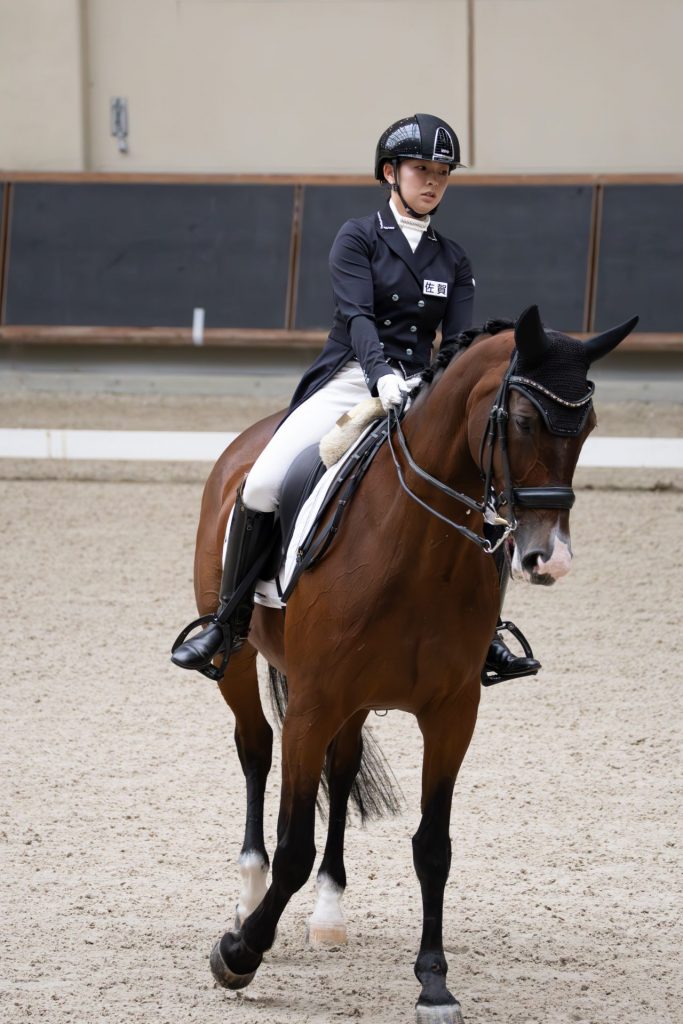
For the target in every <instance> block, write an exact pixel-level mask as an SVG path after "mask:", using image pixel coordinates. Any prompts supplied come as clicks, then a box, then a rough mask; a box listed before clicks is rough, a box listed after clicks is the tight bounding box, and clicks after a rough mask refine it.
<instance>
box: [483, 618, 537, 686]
mask: <svg viewBox="0 0 683 1024" xmlns="http://www.w3.org/2000/svg"><path fill="white" fill-rule="evenodd" d="M502 630H507V632H508V633H512V635H513V636H514V638H515V640H517V641H518V642H519V644H520V646H521V648H522V650H523V651H524V655H523V656H524V657H525V658H533V660H534V661H535V660H536V659H535V658H534V652H533V651H532V650H531V644H530V643H529V641H528V640H527V638H526V637H525V636H524V633H522V631H521V629H519V627H518V626H515V624H514V622H510V621H506V622H499V623H498V625H497V626H496V633H500V632H501V631H502ZM520 657H522V655H520ZM539 668H540V666H539ZM537 673H538V668H525V669H521V670H520V671H519V672H515V674H514V675H505V676H502V675H500V674H499V673H498V672H496V670H495V669H492V668H487V667H486V664H484V667H483V668H482V670H481V683H482V686H493V685H494V684H495V683H504V682H505V681H506V680H508V679H521V678H522V677H523V676H535V675H537Z"/></svg>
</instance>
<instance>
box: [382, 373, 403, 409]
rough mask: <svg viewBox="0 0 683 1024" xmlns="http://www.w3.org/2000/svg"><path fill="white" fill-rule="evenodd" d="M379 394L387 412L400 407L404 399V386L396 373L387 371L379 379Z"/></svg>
mask: <svg viewBox="0 0 683 1024" xmlns="http://www.w3.org/2000/svg"><path fill="white" fill-rule="evenodd" d="M377 394H378V395H379V400H380V402H381V403H382V408H383V409H384V411H385V412H389V410H390V409H398V407H399V406H400V404H401V402H402V401H403V388H402V387H401V382H400V381H399V379H398V377H397V376H396V374H395V373H385V375H384V376H383V377H380V379H379V380H378V381H377Z"/></svg>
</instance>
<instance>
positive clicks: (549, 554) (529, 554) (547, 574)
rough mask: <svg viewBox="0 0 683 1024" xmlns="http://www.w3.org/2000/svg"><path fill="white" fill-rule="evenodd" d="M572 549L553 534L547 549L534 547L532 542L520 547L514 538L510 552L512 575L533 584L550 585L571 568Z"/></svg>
mask: <svg viewBox="0 0 683 1024" xmlns="http://www.w3.org/2000/svg"><path fill="white" fill-rule="evenodd" d="M571 564H572V550H571V546H570V544H569V543H568V542H567V541H566V540H564V539H562V538H561V537H560V536H558V535H557V534H555V536H554V537H553V538H552V546H551V548H550V550H549V551H548V550H547V549H545V548H540V547H536V546H534V545H533V542H532V543H530V544H529V545H528V547H522V546H521V545H520V544H519V543H518V541H517V540H515V545H514V551H513V553H512V577H513V579H517V580H526V582H527V583H532V584H534V585H535V586H541V587H550V586H552V584H553V583H555V582H556V581H557V580H559V579H561V578H562V576H566V575H567V573H568V572H569V570H570V569H571Z"/></svg>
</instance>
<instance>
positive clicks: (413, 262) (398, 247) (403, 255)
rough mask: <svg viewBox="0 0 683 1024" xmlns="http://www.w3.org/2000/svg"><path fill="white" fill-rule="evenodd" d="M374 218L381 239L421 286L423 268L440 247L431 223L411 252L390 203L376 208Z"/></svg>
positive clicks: (435, 255)
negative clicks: (381, 207) (378, 208)
mask: <svg viewBox="0 0 683 1024" xmlns="http://www.w3.org/2000/svg"><path fill="white" fill-rule="evenodd" d="M376 219H377V233H378V235H379V236H380V237H381V238H382V241H384V242H385V243H386V244H387V245H388V246H389V248H390V249H391V251H392V252H393V253H395V254H396V256H398V257H399V258H400V259H402V260H403V262H404V263H405V265H406V266H407V267H408V270H410V272H411V274H412V275H413V276H414V277H415V279H416V280H417V282H418V284H419V285H420V286H422V275H423V274H424V271H425V269H426V268H427V267H428V266H429V264H430V263H431V262H432V260H434V259H436V257H437V256H438V255H439V251H440V249H441V245H440V243H439V240H438V238H437V236H436V234H435V232H434V229H433V228H432V226H431V224H430V225H429V227H428V228H427V230H426V231H425V233H424V234H423V236H422V238H421V239H420V242H419V244H418V247H417V249H416V250H415V252H413V250H412V249H411V248H410V245H409V244H408V239H407V238H406V236H405V235H404V234H403V232H402V231H401V229H400V227H399V226H398V224H397V223H396V218H395V217H394V211H393V210H392V208H391V204H390V203H387V205H386V206H385V207H384V208H383V209H382V210H378V212H377V215H376Z"/></svg>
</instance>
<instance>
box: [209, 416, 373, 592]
mask: <svg viewBox="0 0 683 1024" xmlns="http://www.w3.org/2000/svg"><path fill="white" fill-rule="evenodd" d="M373 426H374V423H371V424H370V425H369V426H368V427H367V429H366V430H364V431H363V433H362V434H361V436H360V437H359V438H358V440H357V441H356V443H355V444H353V445H352V446H351V447H350V448H349V450H348V451H347V452H346V454H345V455H343V456H342V457H341V459H340V460H339V462H336V463H335V464H334V466H331V467H330V468H329V469H328V470H327V472H326V473H325V475H324V476H322V477H321V478H320V480H319V481H318V483H317V484H316V486H315V488H314V489H313V491H312V493H311V494H310V496H309V498H308V500H307V501H306V503H305V504H304V506H303V508H302V509H301V512H300V513H299V515H298V517H297V521H296V524H295V526H294V532H293V533H292V539H291V541H290V543H289V547H288V548H287V552H286V555H285V559H284V561H283V563H282V565H281V566H280V572H279V573H278V582H279V586H280V590H281V591H283V592H284V591H285V590H286V589H287V586H288V584H289V581H290V580H291V578H292V575H293V574H294V570H295V568H296V553H297V551H298V550H299V548H300V547H301V544H302V542H303V541H304V540H305V538H306V536H307V534H308V531H309V530H310V529H311V527H312V525H313V523H314V522H315V518H316V516H317V514H318V511H319V510H320V506H321V505H322V503H323V501H324V500H325V497H326V495H327V492H328V491H329V489H330V486H331V484H332V481H333V480H334V478H335V477H336V475H337V473H338V471H339V470H340V469H341V467H342V466H343V465H344V463H345V462H346V461H347V460H348V459H350V458H351V456H352V455H353V453H354V452H355V450H356V448H357V447H358V445H359V444H361V442H362V441H363V438H364V437H365V436H366V434H368V433H369V431H370V430H372V428H373ZM229 528H230V523H228V529H229ZM226 537H227V531H226ZM223 557H224V558H225V546H224V547H223ZM254 603H255V604H262V605H264V606H265V607H266V608H284V607H285V605H284V603H283V602H282V600H281V599H280V594H279V593H278V587H277V584H276V582H275V580H259V581H258V582H257V584H256V593H255V595H254Z"/></svg>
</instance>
